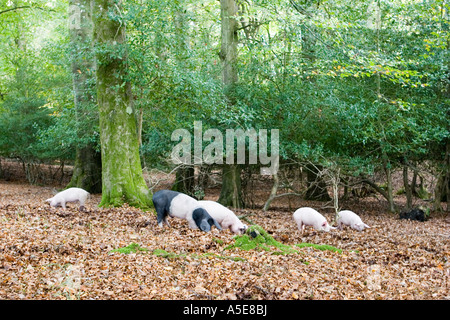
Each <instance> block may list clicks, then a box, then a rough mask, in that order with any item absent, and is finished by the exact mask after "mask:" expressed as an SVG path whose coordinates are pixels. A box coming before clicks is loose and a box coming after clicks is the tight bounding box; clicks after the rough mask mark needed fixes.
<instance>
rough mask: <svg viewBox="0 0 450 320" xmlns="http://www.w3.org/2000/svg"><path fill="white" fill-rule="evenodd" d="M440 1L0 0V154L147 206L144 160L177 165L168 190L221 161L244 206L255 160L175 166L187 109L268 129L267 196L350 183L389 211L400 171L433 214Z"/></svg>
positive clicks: (442, 139) (198, 183)
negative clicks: (68, 169)
mask: <svg viewBox="0 0 450 320" xmlns="http://www.w3.org/2000/svg"><path fill="white" fill-rule="evenodd" d="M448 11H449V4H448V2H446V1H444V0H435V1H433V0H431V1H415V0H411V1H396V0H393V1H351V2H349V1H340V0H333V1H303V0H298V1H279V0H273V1H272V0H267V1H238V0H221V1H195V0H186V1H184V0H179V1H91V0H83V1H81V0H73V1H72V0H71V1H38V0H37V1H20V0H14V1H13V0H7V1H2V2H1V4H0V29H1V32H0V37H1V41H0V43H1V45H0V75H1V82H0V132H1V135H0V156H2V157H3V158H4V159H7V158H8V159H18V160H19V161H20V162H21V163H22V165H23V168H24V170H25V171H26V176H27V179H28V180H29V182H30V183H42V181H39V180H40V172H41V170H40V169H39V165H40V164H43V163H47V164H60V165H73V166H74V170H73V176H72V180H71V182H70V184H69V185H70V186H79V187H82V188H84V189H86V190H88V191H90V192H101V191H102V194H103V197H102V202H101V204H102V205H107V206H108V205H113V206H120V205H122V204H123V203H124V202H127V203H129V204H131V205H134V206H138V207H148V206H151V201H150V200H149V199H150V198H151V197H150V195H151V191H150V192H149V191H148V188H147V186H148V184H149V183H148V181H145V180H144V178H143V174H142V172H143V170H144V173H145V172H146V170H147V171H148V170H151V169H154V168H157V169H159V170H163V171H166V172H170V171H173V172H176V174H177V181H176V183H175V185H174V186H173V188H174V189H176V190H180V191H184V192H186V193H188V194H192V195H195V196H196V197H202V195H203V194H204V189H205V186H204V184H205V182H204V180H205V179H204V176H205V175H206V176H207V175H208V174H210V173H211V172H215V171H219V172H220V173H221V174H220V178H221V180H222V187H221V194H220V202H221V203H223V204H225V205H230V206H233V207H236V208H241V207H246V206H247V207H248V206H250V202H249V201H248V200H247V201H246V198H248V196H247V195H246V193H248V192H249V191H248V190H247V189H248V188H247V189H246V185H248V184H249V183H248V181H249V180H250V179H251V177H252V176H254V174H255V173H257V172H259V171H258V165H248V164H244V165H242V164H239V165H238V164H236V165H228V164H224V165H216V166H214V165H205V164H203V165H200V166H195V168H194V166H175V165H174V164H173V163H171V161H170V152H171V149H172V148H173V146H174V145H175V144H176V141H172V140H171V134H172V132H173V131H174V130H175V129H178V128H185V129H188V130H189V131H191V132H192V130H193V124H194V121H202V124H203V130H206V129H208V128H218V129H219V130H223V132H225V130H226V129H237V128H241V129H243V130H246V129H250V128H255V129H256V130H258V129H261V128H264V129H269V130H270V129H274V128H276V129H279V130H280V142H279V144H280V145H279V148H280V151H279V152H280V170H279V172H278V174H276V175H274V176H273V179H272V180H273V184H274V185H273V187H270V186H269V189H270V188H271V189H272V192H271V196H270V197H269V199H267V200H268V201H267V203H266V208H268V207H269V205H270V200H271V198H273V197H274V196H275V197H276V196H277V195H280V191H279V190H278V188H280V187H282V188H283V190H282V191H283V192H281V193H282V194H283V193H287V194H297V195H299V196H302V197H306V198H307V199H324V200H327V199H328V200H330V199H331V198H333V199H334V198H336V196H335V195H336V194H342V193H344V194H345V195H347V194H348V193H349V192H351V191H352V189H353V188H354V187H359V188H360V189H361V188H364V189H370V190H372V191H374V192H377V193H379V194H380V195H382V196H383V197H384V198H385V199H386V201H388V203H389V209H390V210H391V211H396V210H399V208H397V206H396V204H395V203H394V200H393V194H394V192H395V190H393V187H392V183H393V182H392V179H393V178H392V177H393V172H395V171H399V172H403V177H404V178H403V180H404V187H403V191H404V192H405V194H406V196H407V199H408V201H407V204H406V206H407V207H408V208H410V207H411V206H412V199H413V198H414V197H422V198H425V199H428V200H430V201H433V209H436V210H442V209H444V210H445V206H447V207H448V205H447V204H445V202H444V203H442V201H448V200H449V197H448V196H447V195H448V193H449V172H450V170H449V163H450V162H449V161H450V160H449V152H450V151H449V131H448V128H449V118H450V117H449V110H450V109H449V97H450V83H449V81H450V80H449V79H450V78H449V65H450V63H449V13H448ZM206 145H207V143H206V142H205V141H204V142H203V148H204V147H205V146H206ZM194 169H195V170H194ZM6 171H7V170H6V169H1V167H0V177H5V176H7V175H8V172H6ZM295 171H300V174H303V175H304V176H305V178H304V179H305V180H306V183H305V184H302V185H301V186H296V185H295V183H294V180H295V177H296V176H295V175H294V174H293V173H295ZM377 174H378V179H376V177H377ZM306 176H307V177H306ZM424 176H427V177H431V179H432V181H433V183H431V184H429V185H428V186H425V185H424V184H420V181H421V179H423V177H424ZM297 177H298V175H297ZM146 182H147V183H146ZM333 190H334V191H333ZM443 205H444V208H443ZM400 209H401V208H400Z"/></svg>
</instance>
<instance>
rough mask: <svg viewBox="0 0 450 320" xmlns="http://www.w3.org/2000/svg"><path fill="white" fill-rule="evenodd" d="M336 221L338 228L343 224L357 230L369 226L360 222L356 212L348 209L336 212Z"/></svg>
mask: <svg viewBox="0 0 450 320" xmlns="http://www.w3.org/2000/svg"><path fill="white" fill-rule="evenodd" d="M337 223H338V226H337V227H338V229H341V228H342V225H343V224H345V225H347V226H350V227H351V228H353V229H356V230H358V231H363V230H364V228H370V227H369V226H368V225H367V224H365V223H364V222H362V220H361V218H360V217H359V216H358V215H357V214H356V213H354V212H353V211H350V210H343V211H340V212H339V213H338V218H337Z"/></svg>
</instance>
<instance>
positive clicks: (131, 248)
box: [108, 242, 149, 254]
mask: <svg viewBox="0 0 450 320" xmlns="http://www.w3.org/2000/svg"><path fill="white" fill-rule="evenodd" d="M139 251H143V252H147V251H149V250H148V249H146V248H142V247H141V246H140V245H138V244H137V243H134V242H133V243H131V244H130V245H128V246H126V247H123V248H118V249H113V250H111V251H109V252H108V253H113V252H119V253H124V254H130V253H135V252H139Z"/></svg>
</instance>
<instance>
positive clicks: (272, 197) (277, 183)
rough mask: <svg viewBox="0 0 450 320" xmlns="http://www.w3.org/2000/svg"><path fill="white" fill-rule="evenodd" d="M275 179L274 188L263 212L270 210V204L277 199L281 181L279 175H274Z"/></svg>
mask: <svg viewBox="0 0 450 320" xmlns="http://www.w3.org/2000/svg"><path fill="white" fill-rule="evenodd" d="M272 178H273V186H272V190H271V191H270V195H269V198H268V199H267V201H266V203H265V204H264V208H263V211H267V210H269V207H270V204H271V203H272V201H273V199H275V197H276V195H277V191H278V186H279V185H280V179H279V178H278V174H277V173H275V174H273V175H272Z"/></svg>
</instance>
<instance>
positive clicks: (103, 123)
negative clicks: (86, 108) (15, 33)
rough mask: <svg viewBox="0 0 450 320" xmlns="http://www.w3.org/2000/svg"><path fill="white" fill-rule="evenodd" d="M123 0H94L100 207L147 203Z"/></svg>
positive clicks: (147, 190) (142, 206) (147, 194)
mask: <svg viewBox="0 0 450 320" xmlns="http://www.w3.org/2000/svg"><path fill="white" fill-rule="evenodd" d="M120 10H121V2H120V1H119V2H118V1H114V0H101V1H100V0H96V1H95V2H94V39H95V41H96V46H97V50H96V51H97V52H96V58H97V100H98V107H99V117H100V142H101V157H102V200H101V202H100V206H121V205H123V204H124V203H128V204H130V205H131V206H135V207H141V208H147V207H149V206H151V197H150V192H149V189H148V187H147V185H146V183H145V180H144V177H143V174H142V168H141V161H140V157H139V144H138V136H137V131H136V117H135V115H134V110H133V105H132V95H131V86H130V83H129V82H128V81H127V54H126V39H125V22H124V21H121V15H122V13H121V12H120Z"/></svg>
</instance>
